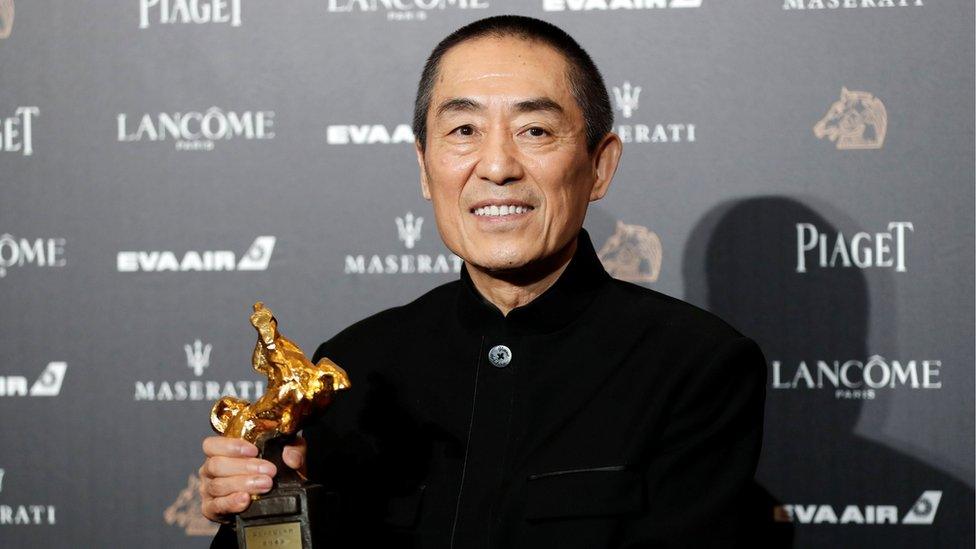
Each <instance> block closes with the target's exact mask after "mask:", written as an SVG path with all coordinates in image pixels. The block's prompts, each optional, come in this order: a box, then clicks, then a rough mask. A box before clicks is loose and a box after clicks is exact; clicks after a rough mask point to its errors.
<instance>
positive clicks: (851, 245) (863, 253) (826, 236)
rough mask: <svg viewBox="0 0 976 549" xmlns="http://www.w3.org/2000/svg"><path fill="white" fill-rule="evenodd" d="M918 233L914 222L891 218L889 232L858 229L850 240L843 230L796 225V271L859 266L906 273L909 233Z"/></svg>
mask: <svg viewBox="0 0 976 549" xmlns="http://www.w3.org/2000/svg"><path fill="white" fill-rule="evenodd" d="M910 232H915V225H914V224H912V222H911V221H892V222H890V223H888V230H887V231H880V232H877V233H867V232H857V233H854V234H853V235H852V236H851V237H850V238H849V239H848V238H847V237H846V236H844V233H842V232H837V233H836V234H831V233H830V232H828V231H827V230H825V229H820V228H818V227H817V226H816V225H814V224H813V223H797V224H796V272H798V273H805V272H807V270H808V269H810V268H811V267H820V268H821V269H832V268H838V267H839V268H844V267H852V266H853V267H857V268H858V269H868V268H873V267H874V268H882V269H894V270H895V272H898V273H904V272H906V271H907V270H908V267H907V265H906V251H905V250H906V241H907V239H908V233H910Z"/></svg>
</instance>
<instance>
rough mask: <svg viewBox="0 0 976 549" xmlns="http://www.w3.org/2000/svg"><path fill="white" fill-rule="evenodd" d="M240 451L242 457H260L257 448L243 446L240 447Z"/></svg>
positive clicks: (247, 445)
mask: <svg viewBox="0 0 976 549" xmlns="http://www.w3.org/2000/svg"><path fill="white" fill-rule="evenodd" d="M238 449H239V450H240V452H241V455H242V456H249V457H250V456H256V455H258V452H257V448H255V447H254V446H251V445H249V444H241V445H240V446H239V447H238Z"/></svg>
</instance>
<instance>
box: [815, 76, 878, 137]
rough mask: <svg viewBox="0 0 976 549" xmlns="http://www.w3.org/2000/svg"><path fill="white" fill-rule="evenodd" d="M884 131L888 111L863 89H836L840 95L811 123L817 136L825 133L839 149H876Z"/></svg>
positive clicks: (822, 135) (824, 135)
mask: <svg viewBox="0 0 976 549" xmlns="http://www.w3.org/2000/svg"><path fill="white" fill-rule="evenodd" d="M887 132H888V111H887V110H886V109H885V106H884V103H882V102H881V100H880V99H878V98H877V97H875V96H873V95H871V94H870V93H868V92H863V91H850V90H848V89H847V88H846V87H845V88H841V90H840V99H838V100H837V101H835V102H834V104H833V105H831V106H830V109H829V110H828V111H827V114H826V115H824V117H823V118H821V119H820V120H819V121H818V122H817V123H816V125H814V126H813V134H814V135H816V136H817V139H823V138H824V137H826V138H827V139H829V140H830V141H831V142H833V143H836V144H837V148H838V149H839V150H850V149H880V148H881V146H882V145H884V140H885V134H886V133H887Z"/></svg>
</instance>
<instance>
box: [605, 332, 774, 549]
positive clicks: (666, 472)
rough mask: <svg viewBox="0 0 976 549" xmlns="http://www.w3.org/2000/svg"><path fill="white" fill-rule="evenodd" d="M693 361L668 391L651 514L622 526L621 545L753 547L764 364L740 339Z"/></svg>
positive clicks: (650, 473) (650, 492) (650, 471)
mask: <svg viewBox="0 0 976 549" xmlns="http://www.w3.org/2000/svg"><path fill="white" fill-rule="evenodd" d="M699 356H701V355H699ZM694 362H697V363H693V364H686V366H689V367H687V368H682V374H681V375H679V376H678V377H677V378H676V379H675V385H674V386H673V387H672V388H671V389H672V391H671V394H672V396H671V397H670V398H671V400H672V402H671V404H670V406H669V414H668V423H667V425H666V426H665V427H664V429H663V431H662V435H661V436H660V438H658V440H657V442H656V443H655V445H654V448H653V450H652V451H651V453H650V457H649V459H648V461H647V466H646V469H645V471H644V480H645V482H646V495H647V502H646V503H647V505H646V506H645V509H646V511H645V512H644V513H642V514H641V515H640V516H639V517H637V518H634V519H633V520H631V521H628V522H626V523H624V524H623V525H622V531H621V532H619V534H620V536H619V537H618V539H619V540H621V543H620V544H619V545H618V546H619V547H621V548H625V549H637V548H648V547H737V546H747V545H749V539H750V536H751V523H750V522H749V521H750V518H751V517H752V516H753V515H752V513H751V512H750V510H749V509H748V506H749V505H748V502H749V501H750V491H751V488H752V486H753V483H754V481H753V477H754V475H755V471H756V465H757V463H758V459H759V451H760V449H761V446H762V427H763V407H764V401H765V383H766V362H765V359H764V357H763V355H762V352H761V351H760V350H759V347H758V346H757V345H756V344H755V343H753V342H752V341H751V340H749V339H746V338H743V337H737V338H734V339H727V340H725V341H723V342H722V343H720V344H718V345H717V346H715V348H714V349H712V351H710V352H708V353H706V354H705V355H704V357H703V358H702V359H696V360H695V361H694Z"/></svg>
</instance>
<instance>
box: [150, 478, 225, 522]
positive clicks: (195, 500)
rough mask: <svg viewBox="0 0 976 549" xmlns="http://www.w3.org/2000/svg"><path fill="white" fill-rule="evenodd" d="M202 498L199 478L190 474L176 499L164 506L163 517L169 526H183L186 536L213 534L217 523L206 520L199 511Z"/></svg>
mask: <svg viewBox="0 0 976 549" xmlns="http://www.w3.org/2000/svg"><path fill="white" fill-rule="evenodd" d="M202 504H203V500H202V499H201V497H200V479H198V478H197V477H196V475H190V477H189V480H188V481H187V483H186V488H184V489H183V490H181V491H180V495H179V496H177V497H176V501H174V502H173V504H172V505H170V506H169V507H167V508H166V511H165V512H164V513H163V519H164V520H165V521H166V524H169V525H170V526H179V527H180V528H183V531H184V532H186V535H188V536H213V535H214V534H216V533H217V525H216V524H214V523H212V522H210V521H209V520H207V519H206V518H205V517H204V516H203V513H202V512H201V511H200V506H201V505H202Z"/></svg>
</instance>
